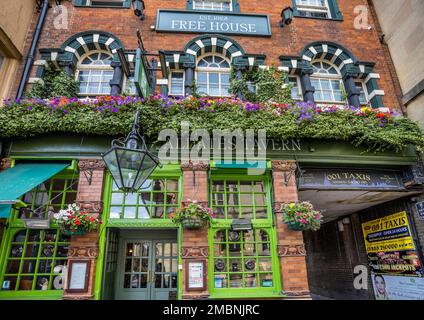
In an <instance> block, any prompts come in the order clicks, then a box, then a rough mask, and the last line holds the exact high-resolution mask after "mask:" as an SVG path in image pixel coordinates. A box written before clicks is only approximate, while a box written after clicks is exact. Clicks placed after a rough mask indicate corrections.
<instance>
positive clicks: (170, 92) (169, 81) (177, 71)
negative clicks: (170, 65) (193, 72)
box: [168, 70, 185, 96]
mask: <svg viewBox="0 0 424 320" xmlns="http://www.w3.org/2000/svg"><path fill="white" fill-rule="evenodd" d="M173 73H182V74H183V93H182V94H175V93H173V92H172V74H173ZM168 83H169V92H168V95H170V96H185V85H184V84H185V72H184V71H182V70H171V71H170V72H169V78H168Z"/></svg>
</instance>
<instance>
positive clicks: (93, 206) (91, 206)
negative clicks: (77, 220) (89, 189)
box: [77, 200, 103, 215]
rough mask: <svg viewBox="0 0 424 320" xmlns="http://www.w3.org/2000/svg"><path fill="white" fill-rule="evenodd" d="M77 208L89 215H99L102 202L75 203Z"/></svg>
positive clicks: (81, 201) (82, 201)
mask: <svg viewBox="0 0 424 320" xmlns="http://www.w3.org/2000/svg"><path fill="white" fill-rule="evenodd" d="M77 205H78V207H80V209H81V210H85V211H88V212H89V213H93V214H97V215H100V214H101V213H102V210H103V202H102V201H84V200H80V201H77Z"/></svg>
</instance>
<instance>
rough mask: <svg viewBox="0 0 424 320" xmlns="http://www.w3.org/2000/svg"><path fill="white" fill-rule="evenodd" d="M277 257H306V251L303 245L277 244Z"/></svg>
mask: <svg viewBox="0 0 424 320" xmlns="http://www.w3.org/2000/svg"><path fill="white" fill-rule="evenodd" d="M278 256H279V257H304V256H306V249H305V245H304V244H289V245H286V244H279V245H278Z"/></svg>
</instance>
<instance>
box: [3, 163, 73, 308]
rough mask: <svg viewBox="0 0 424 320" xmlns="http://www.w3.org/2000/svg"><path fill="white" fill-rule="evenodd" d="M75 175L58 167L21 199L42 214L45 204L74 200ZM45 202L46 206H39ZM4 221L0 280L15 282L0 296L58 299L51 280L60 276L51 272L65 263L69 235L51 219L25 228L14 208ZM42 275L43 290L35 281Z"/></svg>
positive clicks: (60, 205)
mask: <svg viewBox="0 0 424 320" xmlns="http://www.w3.org/2000/svg"><path fill="white" fill-rule="evenodd" d="M15 162H16V161H13V165H14V164H15ZM19 165H20V164H19V162H18V164H17V166H19ZM71 167H72V166H71ZM68 168H69V167H68ZM78 178H79V175H78V173H77V172H73V173H72V174H70V171H69V170H66V169H65V170H62V171H61V173H60V174H57V175H55V176H54V177H53V178H51V179H49V180H48V181H45V182H44V183H41V185H38V186H37V187H35V188H34V189H32V190H31V191H30V192H27V193H26V194H25V195H24V196H23V197H22V198H21V199H22V200H24V201H25V202H26V203H28V207H29V208H30V209H37V208H40V207H41V209H40V210H39V212H40V213H42V216H44V217H46V214H47V210H48V207H49V206H52V207H53V208H54V209H55V211H58V210H59V209H61V208H63V207H65V206H66V205H67V204H68V203H73V202H75V199H76V192H77V182H78ZM73 182H76V183H75V184H73ZM71 185H72V187H71ZM46 204H48V206H44V207H42V206H43V205H46ZM8 222H9V227H8V229H7V230H6V232H5V233H4V236H3V239H2V246H1V251H0V283H1V284H3V281H4V280H11V281H13V282H14V283H15V286H14V287H13V288H12V286H11V290H0V299H37V300H38V299H61V297H62V295H63V290H56V289H54V280H55V279H56V277H58V276H60V275H59V274H58V273H55V272H54V267H55V266H57V265H66V263H67V250H68V244H69V240H70V237H69V236H66V235H62V234H60V232H59V230H58V228H57V225H56V224H54V223H51V228H50V229H48V230H31V229H25V228H24V225H23V221H22V219H21V216H20V212H19V211H18V210H12V215H11V216H10V218H9V219H8ZM21 248H22V253H21V252H20V251H21ZM42 278H45V279H43V280H44V281H45V280H47V281H48V286H47V288H46V289H47V290H41V288H42V287H41V286H39V284H40V283H39V282H38V281H41V280H42ZM62 279H63V278H62ZM21 280H27V281H26V283H24V282H21ZM57 281H59V279H57ZM13 282H12V283H11V285H13ZM22 289H26V290H22Z"/></svg>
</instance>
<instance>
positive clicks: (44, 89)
mask: <svg viewBox="0 0 424 320" xmlns="http://www.w3.org/2000/svg"><path fill="white" fill-rule="evenodd" d="M42 80H43V81H38V82H36V83H35V84H34V85H33V87H32V88H31V90H30V91H29V92H28V93H27V94H26V97H28V98H39V99H50V98H54V97H68V98H71V97H75V96H76V95H77V94H78V90H79V83H78V81H76V80H75V79H74V77H71V76H69V75H67V74H66V73H65V72H64V71H63V70H60V71H57V70H53V69H52V68H50V67H46V69H45V71H44V76H43V78H42Z"/></svg>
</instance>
